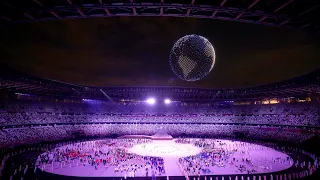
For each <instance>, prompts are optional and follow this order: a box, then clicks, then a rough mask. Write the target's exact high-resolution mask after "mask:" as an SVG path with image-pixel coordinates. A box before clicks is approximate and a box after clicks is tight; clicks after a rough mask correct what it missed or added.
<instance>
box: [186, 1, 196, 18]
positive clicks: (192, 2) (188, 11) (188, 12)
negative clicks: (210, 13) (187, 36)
mask: <svg viewBox="0 0 320 180" xmlns="http://www.w3.org/2000/svg"><path fill="white" fill-rule="evenodd" d="M194 1H195V0H191V4H192V5H193V4H194ZM190 12H191V9H190V8H189V9H188V10H187V14H186V16H189V14H190Z"/></svg>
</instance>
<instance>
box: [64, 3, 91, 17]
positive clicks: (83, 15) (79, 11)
mask: <svg viewBox="0 0 320 180" xmlns="http://www.w3.org/2000/svg"><path fill="white" fill-rule="evenodd" d="M66 1H67V2H68V3H69V4H70V5H72V4H73V3H72V1H71V0H66ZM77 12H78V13H79V14H80V15H81V16H82V17H86V15H85V14H84V12H83V11H82V9H81V8H77Z"/></svg>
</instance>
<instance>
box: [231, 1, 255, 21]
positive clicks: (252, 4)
mask: <svg viewBox="0 0 320 180" xmlns="http://www.w3.org/2000/svg"><path fill="white" fill-rule="evenodd" d="M259 1H260V0H254V1H253V2H252V3H251V4H250V5H249V6H248V8H247V10H248V9H251V8H252V7H253V6H254V5H256V4H257V3H258V2H259ZM244 13H245V11H242V12H241V13H239V14H238V15H237V17H236V19H239V18H240V17H241V16H242V15H243V14H244Z"/></svg>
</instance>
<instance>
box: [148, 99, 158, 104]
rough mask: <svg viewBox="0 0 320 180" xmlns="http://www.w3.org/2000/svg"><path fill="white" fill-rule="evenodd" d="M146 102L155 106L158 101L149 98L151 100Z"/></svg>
mask: <svg viewBox="0 0 320 180" xmlns="http://www.w3.org/2000/svg"><path fill="white" fill-rule="evenodd" d="M146 102H147V103H148V104H155V103H156V100H155V99H154V98H149V99H147V100H146Z"/></svg>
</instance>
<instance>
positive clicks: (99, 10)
mask: <svg viewBox="0 0 320 180" xmlns="http://www.w3.org/2000/svg"><path fill="white" fill-rule="evenodd" d="M318 9H319V1H317V0H276V1H274V0H242V1H231V0H229V1H227V0H216V1H206V0H190V1H184V2H183V1H180V0H159V1H152V0H139V1H136V0H126V1H109V0H82V1H79V0H64V1H61V0H55V1H52V0H50V1H49V0H5V1H1V6H0V19H1V21H0V22H2V24H12V23H26V22H39V21H50V20H51V21H52V20H60V19H75V18H90V17H117V16H118V17H119V16H166V17H167V16H171V17H194V18H208V19H218V20H228V21H237V22H244V23H253V24H261V25H266V26H276V27H283V28H288V29H299V30H305V31H312V32H316V33H319V31H320V27H319V19H317V17H319V16H320V14H319V12H320V11H318Z"/></svg>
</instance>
